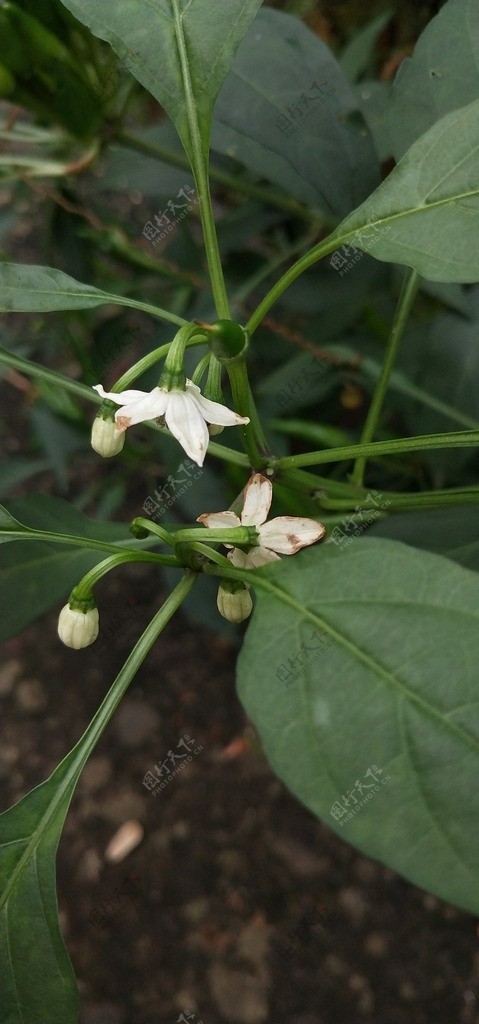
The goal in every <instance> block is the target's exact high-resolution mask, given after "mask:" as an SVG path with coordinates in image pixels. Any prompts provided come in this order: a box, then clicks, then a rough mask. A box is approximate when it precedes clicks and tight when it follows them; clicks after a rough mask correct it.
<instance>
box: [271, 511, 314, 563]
mask: <svg viewBox="0 0 479 1024" xmlns="http://www.w3.org/2000/svg"><path fill="white" fill-rule="evenodd" d="M325 532H326V527H324V526H323V525H322V524H321V523H317V522H316V521H315V520H314V519H301V518H299V517H298V516H278V518H277V519H271V521H270V522H269V523H265V524H264V526H261V527H260V528H259V530H258V533H259V537H260V542H261V544H262V545H263V546H264V547H266V548H269V549H270V550H272V551H278V552H279V554H281V555H294V554H296V552H297V551H299V550H300V549H301V548H305V547H307V546H308V544H315V542H316V541H317V540H321V537H324V534H325Z"/></svg>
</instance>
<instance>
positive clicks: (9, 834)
mask: <svg viewBox="0 0 479 1024" xmlns="http://www.w3.org/2000/svg"><path fill="white" fill-rule="evenodd" d="M74 754H75V751H72V753H71V754H70V755H69V756H68V757H67V758H66V759H65V760H64V761H63V762H62V764H61V765H60V766H59V767H58V768H57V769H56V771H55V772H54V773H53V775H52V776H51V777H50V779H48V781H47V782H44V783H43V784H42V785H41V786H38V787H37V788H36V789H34V790H32V792H31V793H28V794H27V796H25V797H24V798H23V800H21V801H20V802H19V803H18V804H16V805H15V806H14V807H12V808H10V809H9V810H8V811H5V812H4V814H2V815H1V816H0V834H1V842H0V964H1V965H2V1009H1V1021H2V1024H26V1022H27V1021H28V1024H44V1022H45V1021H48V1022H49V1024H75V1022H76V1020H77V1013H78V994H77V988H76V983H75V976H74V973H73V969H72V966H71V963H70V960H69V958H68V954H67V951H66V949H65V946H64V944H63V939H62V936H61V933H60V929H59V927H58V911H57V899H56V891H55V855H56V850H57V846H58V841H59V838H60V835H61V831H62V828H63V823H64V820H65V816H66V813H67V810H68V806H69V803H70V800H71V797H72V794H73V790H74V788H75V785H76V782H77V780H78V776H79V774H80V770H81V768H80V769H79V768H78V767H77V766H76V765H75V761H76V760H77V758H75V756H74ZM72 768H73V769H75V768H76V771H75V772H74V774H72Z"/></svg>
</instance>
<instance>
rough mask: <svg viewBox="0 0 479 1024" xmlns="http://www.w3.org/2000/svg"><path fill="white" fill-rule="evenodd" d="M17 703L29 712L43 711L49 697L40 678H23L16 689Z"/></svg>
mask: <svg viewBox="0 0 479 1024" xmlns="http://www.w3.org/2000/svg"><path fill="white" fill-rule="evenodd" d="M15 695H16V699H17V703H18V704H19V706H20V707H21V708H22V711H26V712H27V713H28V714H35V713H36V712H39V711H43V710H44V708H45V707H46V706H47V703H48V699H47V695H46V693H45V691H44V689H43V686H42V684H41V682H40V680H39V679H22V680H21V682H20V683H18V685H17V687H16V691H15Z"/></svg>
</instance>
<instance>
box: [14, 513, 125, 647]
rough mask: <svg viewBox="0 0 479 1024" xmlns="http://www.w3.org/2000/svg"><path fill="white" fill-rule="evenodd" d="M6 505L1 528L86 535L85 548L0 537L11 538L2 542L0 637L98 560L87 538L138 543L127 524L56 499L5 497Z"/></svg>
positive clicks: (19, 627) (20, 625)
mask: <svg viewBox="0 0 479 1024" xmlns="http://www.w3.org/2000/svg"><path fill="white" fill-rule="evenodd" d="M8 506H9V507H8V509H6V508H4V507H3V506H0V529H7V530H12V531H13V530H25V531H27V530H28V528H30V529H34V530H47V531H49V532H53V533H58V534H62V533H63V534H73V535H75V536H79V537H84V538H85V547H84V548H81V547H68V545H67V544H65V545H63V544H54V543H52V544H48V543H45V542H44V541H35V542H33V541H29V540H13V539H11V538H9V537H8V535H7V536H6V538H5V537H0V541H1V540H3V541H5V539H6V540H10V543H8V544H6V543H3V544H1V545H0V593H1V594H2V616H1V620H0V641H3V640H7V639H8V638H9V637H11V636H16V635H17V634H18V633H20V632H21V630H22V629H24V627H25V626H27V625H28V623H29V622H32V621H33V619H35V618H36V617H37V616H38V615H41V614H42V613H43V612H45V611H47V609H48V608H51V607H52V606H53V605H54V604H56V603H57V602H60V601H61V600H62V599H64V598H66V597H68V594H69V593H70V591H71V589H72V587H74V586H75V584H76V583H78V581H79V579H81V577H82V576H83V575H84V574H85V573H86V572H88V570H89V569H92V568H93V566H94V565H96V564H97V562H99V561H100V560H101V557H102V555H101V553H99V552H98V550H94V549H93V548H92V547H89V546H88V540H89V539H90V540H98V541H108V542H109V543H111V544H114V543H118V542H119V543H121V542H123V543H124V544H126V545H127V546H128V547H132V548H134V547H136V546H137V542H136V541H134V540H133V538H132V537H131V535H130V534H129V532H128V527H127V526H126V525H123V524H121V523H99V522H96V521H95V520H90V519H87V518H86V516H84V515H82V513H81V512H78V511H77V510H76V509H75V508H73V506H71V505H70V504H69V503H68V502H67V501H62V500H61V499H60V498H51V497H47V496H44V495H34V496H31V497H29V498H22V499H19V500H18V501H11V502H8ZM10 510H11V513H10ZM14 516H15V517H18V519H17V518H14Z"/></svg>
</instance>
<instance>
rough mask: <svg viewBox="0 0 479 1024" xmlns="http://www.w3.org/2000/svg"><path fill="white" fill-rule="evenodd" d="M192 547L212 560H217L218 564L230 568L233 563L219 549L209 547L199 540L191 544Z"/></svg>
mask: <svg viewBox="0 0 479 1024" xmlns="http://www.w3.org/2000/svg"><path fill="white" fill-rule="evenodd" d="M190 547H191V549H192V550H193V551H197V552H198V554H200V555H205V557H206V558H209V559H211V561H212V562H215V563H216V565H222V566H226V568H229V567H230V565H231V562H230V561H229V559H228V558H225V556H224V555H221V554H220V552H219V551H215V550H214V548H209V547H208V545H207V544H200V542H199V541H195V542H194V543H192V544H190Z"/></svg>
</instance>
